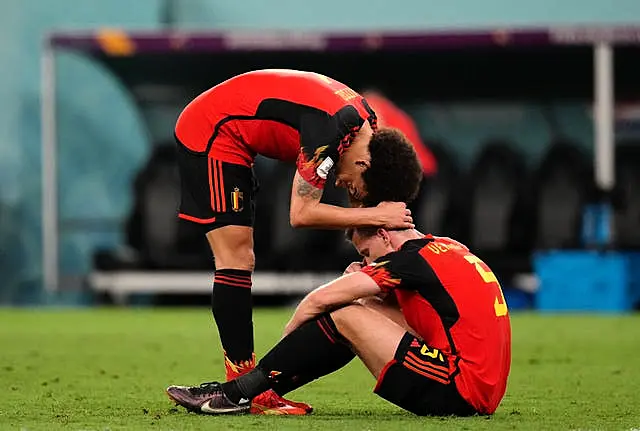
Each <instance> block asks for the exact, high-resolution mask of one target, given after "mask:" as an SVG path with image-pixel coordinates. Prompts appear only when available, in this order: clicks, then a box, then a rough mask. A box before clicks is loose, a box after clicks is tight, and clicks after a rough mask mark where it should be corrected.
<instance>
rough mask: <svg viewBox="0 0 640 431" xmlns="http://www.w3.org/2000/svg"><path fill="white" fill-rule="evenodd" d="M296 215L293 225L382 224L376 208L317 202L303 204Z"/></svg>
mask: <svg viewBox="0 0 640 431" xmlns="http://www.w3.org/2000/svg"><path fill="white" fill-rule="evenodd" d="M297 216H298V217H296V221H297V223H296V224H295V225H294V226H295V227H307V228H317V229H346V228H349V227H376V226H383V225H384V221H383V220H381V219H380V218H379V217H378V212H377V210H376V208H342V207H338V206H335V205H328V204H323V203H319V202H318V203H316V204H313V205H307V206H305V207H304V208H302V209H301V211H300V213H299V214H297Z"/></svg>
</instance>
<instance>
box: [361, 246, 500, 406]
mask: <svg viewBox="0 0 640 431" xmlns="http://www.w3.org/2000/svg"><path fill="white" fill-rule="evenodd" d="M362 271H363V272H364V273H365V274H368V275H369V276H371V277H372V278H373V279H374V280H375V281H376V283H377V284H378V286H380V288H381V289H382V290H383V291H386V292H389V291H392V292H394V293H395V295H396V297H397V298H398V303H399V305H400V308H401V309H402V314H403V315H404V317H405V319H406V320H407V323H408V324H409V325H410V326H411V327H412V328H413V329H414V330H415V331H416V332H417V334H418V335H419V336H420V338H422V339H423V341H424V342H425V343H426V344H428V345H429V346H432V347H434V348H436V349H439V350H440V351H442V352H443V353H446V354H447V355H448V357H449V375H450V376H451V377H452V378H453V379H454V381H455V384H456V387H457V388H458V391H459V392H460V395H462V397H463V398H464V399H465V400H466V401H467V402H468V403H469V404H471V405H472V406H473V407H474V408H475V409H476V410H477V411H478V412H480V413H484V414H491V413H493V412H494V411H495V410H496V408H497V407H498V405H499V404H500V401H501V400H502V397H503V396H504V393H505V391H506V387H507V378H508V376H509V370H510V366H511V324H510V321H509V314H508V310H507V306H506V303H505V300H504V297H503V295H502V291H501V289H500V285H499V284H498V281H497V280H496V277H495V275H494V274H493V272H491V270H490V269H489V268H488V267H487V266H486V265H485V264H484V263H483V262H482V261H481V260H480V259H479V258H478V257H476V256H475V255H473V254H472V253H471V252H469V250H468V249H467V248H466V247H465V246H463V245H462V244H460V243H458V242H456V241H453V240H451V239H449V238H439V237H433V236H430V235H429V236H427V237H425V238H423V239H416V240H410V241H407V242H405V243H404V244H403V246H402V247H401V248H400V249H399V250H398V251H396V252H393V253H390V254H387V255H386V256H383V257H381V258H380V259H378V260H376V262H374V263H372V264H371V265H369V266H366V267H365V268H363V270H362Z"/></svg>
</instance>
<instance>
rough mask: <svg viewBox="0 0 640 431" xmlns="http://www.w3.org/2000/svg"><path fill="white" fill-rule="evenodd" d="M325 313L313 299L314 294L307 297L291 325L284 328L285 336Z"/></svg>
mask: <svg viewBox="0 0 640 431" xmlns="http://www.w3.org/2000/svg"><path fill="white" fill-rule="evenodd" d="M324 311H325V309H324V308H323V307H321V306H320V304H319V303H317V302H316V301H315V300H314V298H313V293H311V294H309V295H307V296H306V297H305V298H304V299H303V300H302V301H301V302H300V304H299V305H298V307H297V308H296V311H295V312H294V313H293V316H291V319H290V320H289V323H287V325H286V326H285V328H284V336H287V335H288V334H290V333H291V332H293V331H294V330H295V329H296V328H298V327H300V326H301V325H302V324H303V323H305V322H307V321H309V320H311V319H313V318H314V317H316V316H318V315H320V314H322V313H323V312H324Z"/></svg>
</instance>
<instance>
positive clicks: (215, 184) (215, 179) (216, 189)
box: [211, 159, 222, 212]
mask: <svg viewBox="0 0 640 431" xmlns="http://www.w3.org/2000/svg"><path fill="white" fill-rule="evenodd" d="M211 163H212V164H213V191H214V192H215V195H216V212H221V209H222V205H221V199H220V184H219V182H218V181H219V180H218V161H217V160H215V159H211Z"/></svg>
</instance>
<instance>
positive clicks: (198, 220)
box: [178, 213, 216, 224]
mask: <svg viewBox="0 0 640 431" xmlns="http://www.w3.org/2000/svg"><path fill="white" fill-rule="evenodd" d="M178 217H179V218H181V219H184V220H189V221H192V222H195V223H200V224H209V223H213V222H214V221H216V218H215V217H211V218H197V217H192V216H190V215H186V214H182V213H180V214H178Z"/></svg>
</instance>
